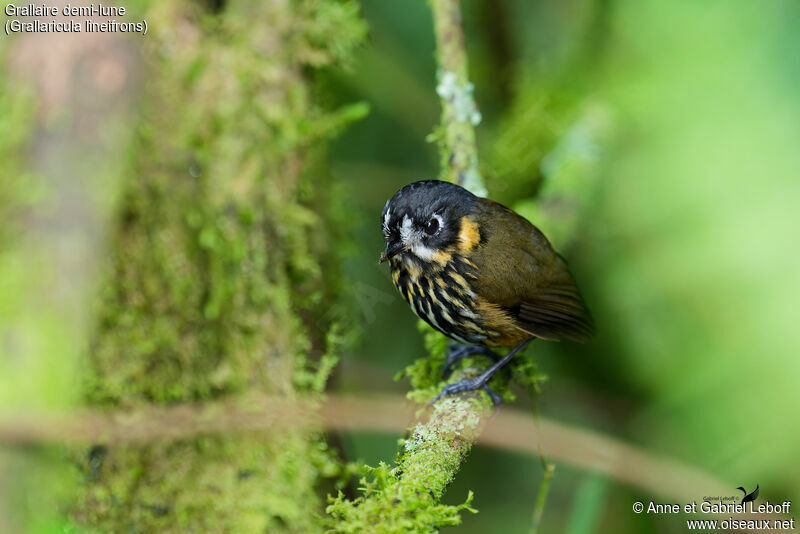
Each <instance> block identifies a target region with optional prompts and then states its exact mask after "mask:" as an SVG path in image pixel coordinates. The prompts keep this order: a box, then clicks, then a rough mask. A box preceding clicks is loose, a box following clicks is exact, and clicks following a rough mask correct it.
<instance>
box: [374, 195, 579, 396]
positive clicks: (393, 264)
mask: <svg viewBox="0 0 800 534" xmlns="http://www.w3.org/2000/svg"><path fill="white" fill-rule="evenodd" d="M381 217H382V219H381V221H382V230H383V237H384V240H385V243H386V247H385V249H384V250H383V252H382V253H381V255H380V259H379V263H384V262H387V261H388V262H389V265H390V271H391V277H392V281H393V283H394V285H395V287H396V288H397V290H398V291H399V292H400V294H401V295H402V296H403V298H404V299H405V300H406V301H407V302H408V304H409V306H410V307H411V309H412V310H413V311H414V313H415V314H416V315H417V316H419V317H420V318H421V319H423V320H424V321H425V322H427V323H428V324H429V325H430V326H431V327H433V328H434V329H435V330H438V331H439V332H441V333H442V334H444V335H446V336H448V337H449V338H451V339H452V340H454V341H456V342H458V343H459V344H460V345H458V344H453V345H451V347H450V350H449V352H448V355H447V359H446V362H445V365H444V369H445V370H447V369H449V368H450V366H451V365H452V364H453V363H454V362H455V361H458V360H459V359H461V358H464V357H466V356H471V355H474V354H485V355H487V356H489V357H491V358H492V359H493V360H495V361H494V363H493V365H491V366H490V367H489V368H487V369H486V370H485V371H484V372H483V373H481V374H480V375H479V376H477V377H475V378H464V379H463V380H461V381H459V382H455V383H451V384H448V385H446V386H445V387H444V389H443V390H442V391H441V393H439V395H437V396H436V397H435V398H434V399H433V400H432V401H431V403H435V402H436V401H438V400H439V399H441V398H443V397H444V396H446V395H452V394H456V393H461V392H464V391H470V390H478V389H483V390H485V391H486V392H487V393H488V394H489V395H490V397H491V399H492V401H493V402H494V403H495V404H499V403H500V398H499V396H498V395H497V394H496V393H494V392H493V391H492V390H491V389H490V388H489V387H488V382H489V380H490V379H491V378H492V376H493V375H494V374H495V373H496V372H497V371H498V370H499V369H501V368H503V367H504V366H505V365H506V364H507V363H508V362H509V361H510V360H511V359H512V358H513V357H514V355H515V354H517V353H518V352H519V351H521V350H522V349H524V348H525V346H527V345H528V344H529V343H530V342H531V341H532V340H533V339H536V338H539V339H544V340H549V341H560V340H563V339H568V340H571V341H576V342H586V341H588V340H589V339H590V338H591V337H592V335H593V333H594V325H593V321H592V317H591V315H590V313H589V310H588V308H587V306H586V304H585V301H584V299H583V297H582V296H581V293H580V291H579V290H578V287H577V285H576V283H575V280H574V278H573V276H572V274H571V273H570V271H569V268H568V266H567V263H566V261H565V260H564V258H563V257H562V256H560V255H559V254H558V253H557V252H556V251H555V250H554V249H553V247H552V245H551V244H550V242H549V241H548V240H547V238H546V237H545V235H544V234H543V233H542V232H541V231H540V230H539V229H538V228H536V226H534V225H533V224H531V223H530V222H529V221H528V220H527V219H525V218H524V217H522V216H521V215H519V214H517V213H516V212H514V211H512V210H511V209H509V208H507V207H505V206H503V205H502V204H500V203H498V202H494V201H492V200H489V199H486V198H482V197H478V196H475V195H474V194H472V193H471V192H469V191H468V190H466V189H464V188H463V187H461V186H459V185H457V184H454V183H451V182H446V181H441V180H422V181H418V182H414V183H411V184H408V185H406V186H404V187H402V188H401V189H399V190H398V191H397V192H396V193H395V194H394V195H393V196H392V197H391V198H390V199H389V200H388V201H387V202H386V204H385V206H384V208H383V213H382V216H381ZM503 347H507V348H510V350H509V351H508V352H507V353H506V354H505V356H503V357H502V358H501V357H499V356H498V355H497V354H496V353H495V352H494V351H493V350H492V349H493V348H503Z"/></svg>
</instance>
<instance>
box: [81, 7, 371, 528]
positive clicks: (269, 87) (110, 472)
mask: <svg viewBox="0 0 800 534" xmlns="http://www.w3.org/2000/svg"><path fill="white" fill-rule="evenodd" d="M147 17H148V20H149V25H150V27H151V28H152V30H151V32H152V33H151V34H150V35H148V37H147V39H146V40H145V41H144V43H145V44H144V45H143V46H145V49H146V50H145V52H146V53H145V55H146V58H147V60H148V61H149V63H150V64H149V68H150V72H151V77H150V78H149V80H148V81H149V83H148V91H147V95H146V96H145V98H144V103H143V117H142V120H141V123H140V124H139V125H138V140H137V141H136V143H135V146H134V148H133V149H132V152H131V161H130V170H131V172H130V173H129V175H128V176H127V177H126V182H127V183H126V186H125V190H124V194H123V198H122V199H121V206H120V212H119V217H118V220H117V221H116V229H115V231H114V233H113V235H112V236H111V238H112V243H111V248H112V253H111V257H110V258H109V260H110V265H109V274H108V279H107V280H106V282H105V283H104V284H103V285H102V295H101V302H100V304H99V309H98V321H97V329H96V333H95V336H94V340H93V343H92V347H91V350H90V353H89V357H88V361H87V373H88V376H89V378H88V380H87V399H88V401H89V403H90V404H93V405H99V406H105V407H109V408H111V407H113V408H117V409H119V408H122V409H132V410H135V409H136V408H137V407H142V406H145V405H150V404H169V403H175V402H183V401H203V400H206V399H215V398H220V397H230V396H235V397H240V398H242V399H245V400H244V401H243V402H246V398H247V396H248V394H257V393H268V394H279V395H281V396H285V397H288V398H293V397H298V398H299V397H303V398H308V397H309V396H313V395H316V394H317V393H318V390H319V389H321V385H322V384H324V373H325V371H324V369H317V366H315V364H314V363H313V362H312V361H311V360H310V359H309V358H308V354H309V351H310V349H311V347H312V344H313V343H314V340H315V339H316V340H320V339H322V340H324V339H325V329H326V328H327V326H328V324H327V322H326V320H325V319H324V318H319V319H316V320H309V318H314V316H315V314H314V313H313V312H311V311H309V310H308V309H307V308H308V307H309V303H315V302H317V301H318V300H319V298H320V295H321V294H322V293H323V292H325V291H326V289H325V287H326V280H324V279H323V275H322V272H323V269H322V268H321V266H320V261H321V260H320V257H321V256H320V251H317V250H315V251H311V250H309V246H310V244H311V243H319V242H320V241H321V240H320V239H319V236H318V234H319V233H320V232H324V225H323V224H322V223H323V219H322V217H321V216H320V214H319V213H318V212H317V211H316V210H312V209H310V207H309V204H310V203H313V202H314V198H307V197H304V198H303V199H302V201H301V199H300V198H299V197H300V193H299V191H301V190H302V191H312V192H313V194H314V195H321V194H324V191H325V184H324V182H322V181H320V180H321V179H320V178H319V176H315V175H314V173H309V172H308V170H307V169H308V165H307V162H308V160H309V159H313V158H314V157H315V155H316V156H318V155H319V150H317V148H316V147H317V146H318V145H320V144H324V141H325V137H326V136H327V135H328V134H329V132H330V131H331V130H332V129H335V128H336V127H337V126H338V125H340V124H341V123H342V122H343V121H346V120H348V119H349V118H352V117H351V116H352V115H353V113H347V112H345V113H334V114H325V113H323V112H322V111H321V110H320V109H318V108H317V107H315V106H314V105H313V103H312V100H311V98H310V94H311V91H310V88H309V82H308V80H307V79H306V77H304V71H305V69H307V68H309V67H315V66H319V65H325V64H330V63H336V62H341V61H343V60H344V59H345V58H346V56H347V54H348V53H349V51H350V50H351V49H352V48H353V46H354V45H355V44H356V43H357V42H358V41H359V40H360V39H361V37H362V36H363V33H364V29H363V26H362V24H361V23H360V21H359V19H358V16H357V9H356V8H355V7H354V5H353V4H352V3H349V2H335V1H311V0H308V1H306V0H298V1H281V0H268V1H264V2H244V1H238V2H228V3H226V4H225V5H224V7H223V9H222V11H221V12H220V13H216V14H215V13H208V12H204V11H202V10H201V8H199V7H198V5H197V4H194V3H190V2H182V1H168V2H159V3H153V5H152V7H151V8H150V11H149V13H148V14H147ZM308 182H311V183H312V185H311V187H303V184H304V183H306V184H308ZM322 255H323V256H324V251H322ZM301 318H302V319H301ZM76 455H77V457H78V463H79V465H80V466H81V469H82V470H83V475H84V479H85V481H86V482H85V487H84V490H83V491H82V493H81V494H80V497H79V498H78V500H77V502H76V503H75V505H74V509H73V517H74V518H75V520H76V521H77V522H78V523H80V524H84V525H89V526H92V527H95V528H98V529H100V530H103V531H111V532H187V531H194V532H242V533H245V532H267V531H269V532H279V531H287V532H308V531H312V530H316V528H317V527H318V523H317V521H318V519H317V518H316V515H315V514H314V513H309V511H313V510H317V511H319V510H321V509H322V502H321V497H320V496H319V491H318V489H319V488H318V483H319V480H320V477H322V476H325V475H331V474H334V473H335V471H336V469H337V464H336V462H334V461H333V460H332V459H331V457H330V455H329V453H328V452H327V449H326V446H325V444H324V442H323V441H322V439H321V438H320V436H319V435H318V434H315V433H310V432H308V431H304V430H296V431H287V432H285V433H284V434H282V435H281V436H280V437H278V438H274V437H271V438H270V439H269V440H267V439H265V438H263V437H260V436H257V435H226V436H215V437H199V438H196V439H188V440H183V441H178V442H171V443H158V442H156V443H152V444H149V445H147V446H113V447H104V446H97V447H93V448H92V449H91V450H90V451H88V453H87V452H86V451H79V452H78V453H76Z"/></svg>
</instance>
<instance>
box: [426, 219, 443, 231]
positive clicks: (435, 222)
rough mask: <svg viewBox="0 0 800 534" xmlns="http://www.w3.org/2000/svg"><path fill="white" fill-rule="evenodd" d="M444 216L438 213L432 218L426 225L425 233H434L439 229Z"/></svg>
mask: <svg viewBox="0 0 800 534" xmlns="http://www.w3.org/2000/svg"><path fill="white" fill-rule="evenodd" d="M441 222H442V218H441V217H439V216H438V215H434V216H433V217H431V218H430V220H429V221H428V223H427V224H426V225H425V233H426V234H428V235H433V234H435V233H436V232H438V231H439V227H440V226H441Z"/></svg>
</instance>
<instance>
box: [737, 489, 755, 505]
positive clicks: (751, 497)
mask: <svg viewBox="0 0 800 534" xmlns="http://www.w3.org/2000/svg"><path fill="white" fill-rule="evenodd" d="M736 489H738V490H740V491H741V492H742V493H744V497H742V502H741V503H739V504H744V503H746V502H751V501H755V500H756V498H758V484H756V489H754V490H753V493H749V494H748V493H747V490H746V489H744V488H743V487H741V486H739V487H738V488H736Z"/></svg>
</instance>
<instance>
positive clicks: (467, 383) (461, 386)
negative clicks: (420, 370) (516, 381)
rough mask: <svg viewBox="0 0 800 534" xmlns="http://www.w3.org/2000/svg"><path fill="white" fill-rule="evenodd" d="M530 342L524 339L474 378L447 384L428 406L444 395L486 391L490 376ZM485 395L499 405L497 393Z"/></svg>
mask: <svg viewBox="0 0 800 534" xmlns="http://www.w3.org/2000/svg"><path fill="white" fill-rule="evenodd" d="M530 342H531V340H530V339H526V340H525V341H523V342H522V343H520V344H518V345H517V346H516V347H514V348H513V349H511V350H510V351H508V354H506V355H505V356H503V357H502V358H501V359H500V360H499V361H497V362H495V363H494V365H492V366H491V367H489V368H488V369H487V370H485V371H484V372H483V373H481V374H480V375H478V376H476V377H475V378H465V379H463V380H459V381H458V382H456V383H454V384H447V385H446V386H445V387H444V388H443V389H442V392H441V393H439V394H438V395H436V397H434V398H433V400H431V402H430V404H434V403H435V402H436V401H438V400H439V399H441V398H442V397H444V396H446V395H454V394H456V393H462V392H464V391H472V390H475V389H484V390H486V389H487V388H488V386H487V384H488V383H489V380H490V379H491V378H492V376H494V374H495V373H496V372H497V371H499V370H500V369H502V368H503V366H505V365H506V364H507V363H508V362H509V361H511V358H513V357H514V355H515V354H516V353H518V352H519V351H521V350H522V349H524V348H525V346H527V345H528V343H530ZM487 393H489V396H490V397H492V402H494V403H495V404H499V403H500V397H499V396H498V395H497V393H494V392H489V391H487ZM493 393H494V394H493Z"/></svg>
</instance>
